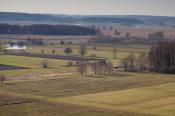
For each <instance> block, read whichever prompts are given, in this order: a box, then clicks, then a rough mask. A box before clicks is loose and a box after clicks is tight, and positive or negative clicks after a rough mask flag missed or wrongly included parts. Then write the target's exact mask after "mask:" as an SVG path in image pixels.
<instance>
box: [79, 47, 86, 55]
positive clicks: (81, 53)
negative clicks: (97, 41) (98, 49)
mask: <svg viewBox="0 0 175 116" xmlns="http://www.w3.org/2000/svg"><path fill="white" fill-rule="evenodd" d="M79 53H80V55H81V56H84V55H85V54H86V46H85V45H81V46H80V48H79Z"/></svg>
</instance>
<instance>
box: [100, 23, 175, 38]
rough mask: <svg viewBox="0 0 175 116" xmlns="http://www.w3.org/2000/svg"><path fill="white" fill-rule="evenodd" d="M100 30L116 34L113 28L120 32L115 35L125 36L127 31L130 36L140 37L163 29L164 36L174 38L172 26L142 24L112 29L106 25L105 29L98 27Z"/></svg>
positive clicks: (174, 33)
mask: <svg viewBox="0 0 175 116" xmlns="http://www.w3.org/2000/svg"><path fill="white" fill-rule="evenodd" d="M100 29H101V30H102V32H103V33H104V34H105V35H110V36H116V35H114V34H115V30H118V31H119V32H120V35H117V36H116V37H126V33H127V32H129V33H130V36H131V37H141V38H148V36H149V34H150V33H156V32H159V31H163V32H164V34H165V37H166V38H175V29H174V28H172V27H163V26H144V27H141V26H140V27H127V26H114V27H113V30H109V27H108V26H106V30H104V29H103V28H102V27H100Z"/></svg>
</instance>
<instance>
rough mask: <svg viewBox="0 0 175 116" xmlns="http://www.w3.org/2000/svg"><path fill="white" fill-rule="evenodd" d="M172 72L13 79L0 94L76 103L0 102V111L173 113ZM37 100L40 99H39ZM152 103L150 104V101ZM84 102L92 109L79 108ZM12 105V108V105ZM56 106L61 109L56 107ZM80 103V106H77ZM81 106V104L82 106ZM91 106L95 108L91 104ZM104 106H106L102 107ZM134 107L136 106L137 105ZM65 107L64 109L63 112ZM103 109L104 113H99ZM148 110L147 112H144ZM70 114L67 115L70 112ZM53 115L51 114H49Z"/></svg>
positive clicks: (173, 77) (83, 105) (118, 113)
mask: <svg viewBox="0 0 175 116" xmlns="http://www.w3.org/2000/svg"><path fill="white" fill-rule="evenodd" d="M174 83H175V75H166V74H139V73H120V74H118V75H112V76H103V77H100V76H95V77H94V76H90V75H89V76H87V77H84V78H77V77H74V78H59V79H54V80H53V79H51V80H40V81H36V80H35V81H25V82H13V83H9V84H5V85H4V86H3V87H1V88H0V91H1V92H0V94H7V93H8V94H10V95H12V96H18V97H23V98H26V99H36V103H38V102H39V101H45V102H49V103H53V104H59V103H60V102H61V103H63V104H65V103H66V104H67V105H68V106H67V107H69V106H70V107H71V105H72V104H75V105H77V107H78V108H77V110H78V111H77V112H80V114H79V113H78V114H77V112H68V113H66V111H67V110H69V108H67V107H65V108H64V107H63V106H64V105H63V106H62V105H61V106H59V105H58V107H54V108H53V106H52V105H51V106H50V105H48V104H45V103H44V104H43V103H41V106H40V104H39V105H37V106H36V107H35V108H34V107H32V106H33V105H34V104H35V102H34V103H26V104H19V105H9V106H3V107H2V106H0V108H1V107H2V108H3V110H1V111H2V112H1V113H7V109H8V108H11V110H10V112H8V113H11V114H12V113H14V112H16V110H15V109H20V108H24V109H25V110H24V111H23V112H22V113H29V112H33V115H36V116H37V115H42V114H38V112H40V111H43V110H44V109H50V110H47V111H44V112H43V115H48V114H53V113H58V114H60V115H69V114H71V113H73V114H74V115H81V114H83V115H92V116H93V115H94V116H96V115H97V116H98V115H103V114H104V115H107V116H108V115H112V116H113V115H133V116H134V115H138V116H140V115H141V116H142V115H143V116H144V115H152V114H153V115H154V114H161V113H162V112H164V113H166V114H169V115H171V114H174V110H173V109H174V102H173V101H174V93H175V91H174V90H175V88H174V87H175V84H174ZM39 103H40V102H39ZM152 103H153V104H152ZM86 106H88V107H89V108H90V109H97V110H96V111H95V112H93V113H90V112H91V111H89V110H86V112H84V111H83V112H84V113H82V112H81V111H82V110H85V109H86ZM14 107H15V108H14ZM60 107H62V108H63V109H62V110H61V111H60V110H59V111H57V110H58V109H59V108H60ZM79 107H81V108H79ZM84 107H85V108H84ZM93 107H95V108H93ZM103 108H105V109H106V110H107V111H106V110H105V111H104V110H102V109H103ZM137 108H138V109H137ZM64 111H65V112H64ZM103 112H105V113H103ZM148 113H150V114H148ZM73 114H71V115H73ZM53 115H54V114H53Z"/></svg>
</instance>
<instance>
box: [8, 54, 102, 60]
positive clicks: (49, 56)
mask: <svg viewBox="0 0 175 116" xmlns="http://www.w3.org/2000/svg"><path fill="white" fill-rule="evenodd" d="M7 55H13V56H25V57H37V58H50V59H59V60H71V61H95V60H100V61H101V60H103V61H104V60H105V59H97V58H91V57H80V56H64V55H51V54H36V53H9V54H7Z"/></svg>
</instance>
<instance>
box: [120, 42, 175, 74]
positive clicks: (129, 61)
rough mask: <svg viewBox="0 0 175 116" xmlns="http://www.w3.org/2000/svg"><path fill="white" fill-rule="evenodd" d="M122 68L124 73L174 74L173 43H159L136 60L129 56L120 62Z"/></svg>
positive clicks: (174, 52)
mask: <svg viewBox="0 0 175 116" xmlns="http://www.w3.org/2000/svg"><path fill="white" fill-rule="evenodd" d="M122 67H123V68H124V69H125V71H153V72H161V73H175V42H160V43H158V44H157V45H154V46H152V47H151V49H150V51H149V53H148V54H146V53H140V55H139V56H138V57H137V58H136V57H135V56H134V54H130V55H128V56H127V57H125V58H124V59H123V60H122Z"/></svg>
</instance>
